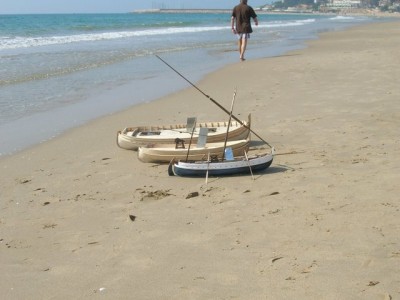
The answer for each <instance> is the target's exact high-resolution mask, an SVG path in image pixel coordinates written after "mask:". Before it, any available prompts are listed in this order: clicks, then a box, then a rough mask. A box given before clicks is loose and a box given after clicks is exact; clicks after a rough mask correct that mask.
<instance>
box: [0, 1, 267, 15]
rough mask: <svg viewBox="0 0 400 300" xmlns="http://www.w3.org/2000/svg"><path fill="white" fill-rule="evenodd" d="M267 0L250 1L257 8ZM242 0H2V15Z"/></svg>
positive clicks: (227, 5)
mask: <svg viewBox="0 0 400 300" xmlns="http://www.w3.org/2000/svg"><path fill="white" fill-rule="evenodd" d="M267 2H270V1H267V0H248V4H249V5H251V6H253V7H257V6H260V5H264V4H266V3H267ZM238 3H239V0H154V1H153V0H142V1H140V0H0V14H27V13H124V12H132V11H134V10H141V9H152V8H179V9H182V8H186V9H191V8H204V9H206V8H210V9H216V8H225V9H231V8H232V7H233V6H235V5H236V4H238Z"/></svg>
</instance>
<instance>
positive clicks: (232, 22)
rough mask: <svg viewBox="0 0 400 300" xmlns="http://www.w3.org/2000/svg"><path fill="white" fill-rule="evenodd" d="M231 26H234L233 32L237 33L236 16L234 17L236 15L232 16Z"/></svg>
mask: <svg viewBox="0 0 400 300" xmlns="http://www.w3.org/2000/svg"><path fill="white" fill-rule="evenodd" d="M231 28H232V31H233V33H236V29H235V17H234V16H232V18H231Z"/></svg>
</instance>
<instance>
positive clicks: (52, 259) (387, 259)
mask: <svg viewBox="0 0 400 300" xmlns="http://www.w3.org/2000/svg"><path fill="white" fill-rule="evenodd" d="M247 51H248V52H251V42H250V43H249V47H248V50H247ZM399 53H400V29H399V23H398V22H394V23H380V24H369V25H363V26H360V27H355V28H352V29H350V30H346V31H343V32H329V33H323V34H322V35H321V37H320V39H318V40H315V41H312V42H309V43H308V47H307V48H306V49H304V50H297V51H293V52H290V53H287V54H286V55H282V56H279V57H272V58H266V59H262V60H247V61H245V62H242V63H241V62H238V63H237V64H234V65H231V66H228V67H226V68H224V69H222V70H219V71H217V72H215V73H212V74H210V75H208V76H207V77H206V78H205V79H204V80H202V81H201V82H198V83H197V86H198V87H199V88H201V89H202V90H203V91H205V92H206V93H208V94H209V95H210V96H211V97H213V98H214V99H216V100H217V101H218V102H219V103H221V104H223V105H224V106H225V107H227V108H229V107H230V103H231V100H232V94H233V91H234V89H235V88H237V96H236V102H235V108H234V113H235V115H236V116H238V117H240V118H243V119H244V118H246V116H247V114H249V113H251V114H252V124H253V126H252V129H253V130H254V131H255V132H257V133H258V134H259V135H260V136H262V137H263V138H264V139H265V140H267V141H268V142H269V143H270V144H271V145H273V146H274V147H275V148H276V151H277V155H276V157H275V159H274V162H273V164H272V166H271V167H270V168H269V169H268V170H267V171H266V172H264V173H262V174H258V175H256V176H255V180H252V178H251V176H240V177H228V178H211V179H210V180H209V181H208V184H207V185H206V184H205V180H204V179H203V178H197V179H196V178H179V177H170V176H168V174H167V166H166V165H158V164H144V163H142V162H140V161H138V159H137V157H136V155H137V153H136V152H133V151H127V150H123V149H120V148H118V147H117V145H116V141H115V139H116V132H117V131H118V130H121V129H123V128H124V127H126V126H135V125H143V124H149V123H151V124H170V123H172V124H173V123H182V122H185V121H186V118H187V117H190V116H196V117H197V120H198V121H209V120H221V119H222V120H223V119H227V117H228V116H227V115H226V114H225V113H223V112H222V111H221V110H219V109H218V108H217V107H216V106H215V105H214V104H212V103H211V102H210V101H209V100H208V99H206V98H205V97H204V96H203V95H201V94H200V93H199V92H198V91H196V90H195V89H194V88H192V87H188V89H186V90H184V91H181V92H179V93H176V94H173V95H169V96H168V97H165V98H162V99H159V100H157V101H154V102H150V103H146V104H141V105H138V106H135V107H132V108H130V109H129V110H126V111H124V112H121V113H118V114H113V115H110V116H107V117H104V118H101V119H98V120H95V121H93V122H91V123H90V124H87V125H86V126H84V127H80V128H76V129H74V130H71V131H69V132H68V133H66V134H64V135H62V136H61V137H59V138H56V139H53V140H50V141H48V142H46V143H43V144H41V145H39V146H36V147H33V148H31V149H28V150H26V151H23V152H20V153H18V154H15V155H13V156H9V157H4V158H2V159H1V160H0V170H1V172H0V190H1V192H0V193H1V197H0V199H1V201H0V205H1V206H0V252H1V255H0V265H1V270H2V271H1V275H0V279H1V280H0V293H1V295H2V299H96V298H99V299H100V298H101V299H382V300H383V299H385V300H389V299H399V298H400V272H399V270H400V234H399V232H400V204H399V194H400V187H399V184H398V178H399V171H400V140H399V128H400V109H399V108H400V103H399V99H400V87H399V83H398V78H400V68H399V65H400V58H399ZM184 75H187V77H189V78H190V76H189V75H190V74H184ZM171 76H177V75H176V74H174V73H173V72H172V71H171ZM254 140H255V141H257V139H254ZM396 178H397V179H396ZM191 193H198V196H195V197H188V195H190V194H191Z"/></svg>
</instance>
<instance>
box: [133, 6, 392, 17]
mask: <svg viewBox="0 0 400 300" xmlns="http://www.w3.org/2000/svg"><path fill="white" fill-rule="evenodd" d="M255 10H256V12H257V14H313V15H318V14H321V15H349V16H351V15H365V16H375V17H400V14H399V13H389V12H380V11H377V10H374V9H356V8H354V9H345V10H342V11H338V12H336V13H332V12H322V11H311V10H300V9H291V10H264V9H255ZM231 12H232V10H231V9H203V8H193V9H184V8H182V9H177V8H174V9H167V8H155V9H140V10H134V11H132V12H130V13H189V14H190V13H204V14H210V13H215V14H220V13H228V14H229V13H231Z"/></svg>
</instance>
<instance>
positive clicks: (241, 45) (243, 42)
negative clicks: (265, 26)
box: [238, 37, 247, 60]
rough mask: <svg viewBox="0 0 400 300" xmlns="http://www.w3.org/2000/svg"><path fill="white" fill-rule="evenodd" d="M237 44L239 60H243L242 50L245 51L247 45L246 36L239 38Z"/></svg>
mask: <svg viewBox="0 0 400 300" xmlns="http://www.w3.org/2000/svg"><path fill="white" fill-rule="evenodd" d="M238 44H239V53H240V60H245V58H244V52H245V51H246V47H247V38H245V37H242V38H240V39H239V42H238Z"/></svg>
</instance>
